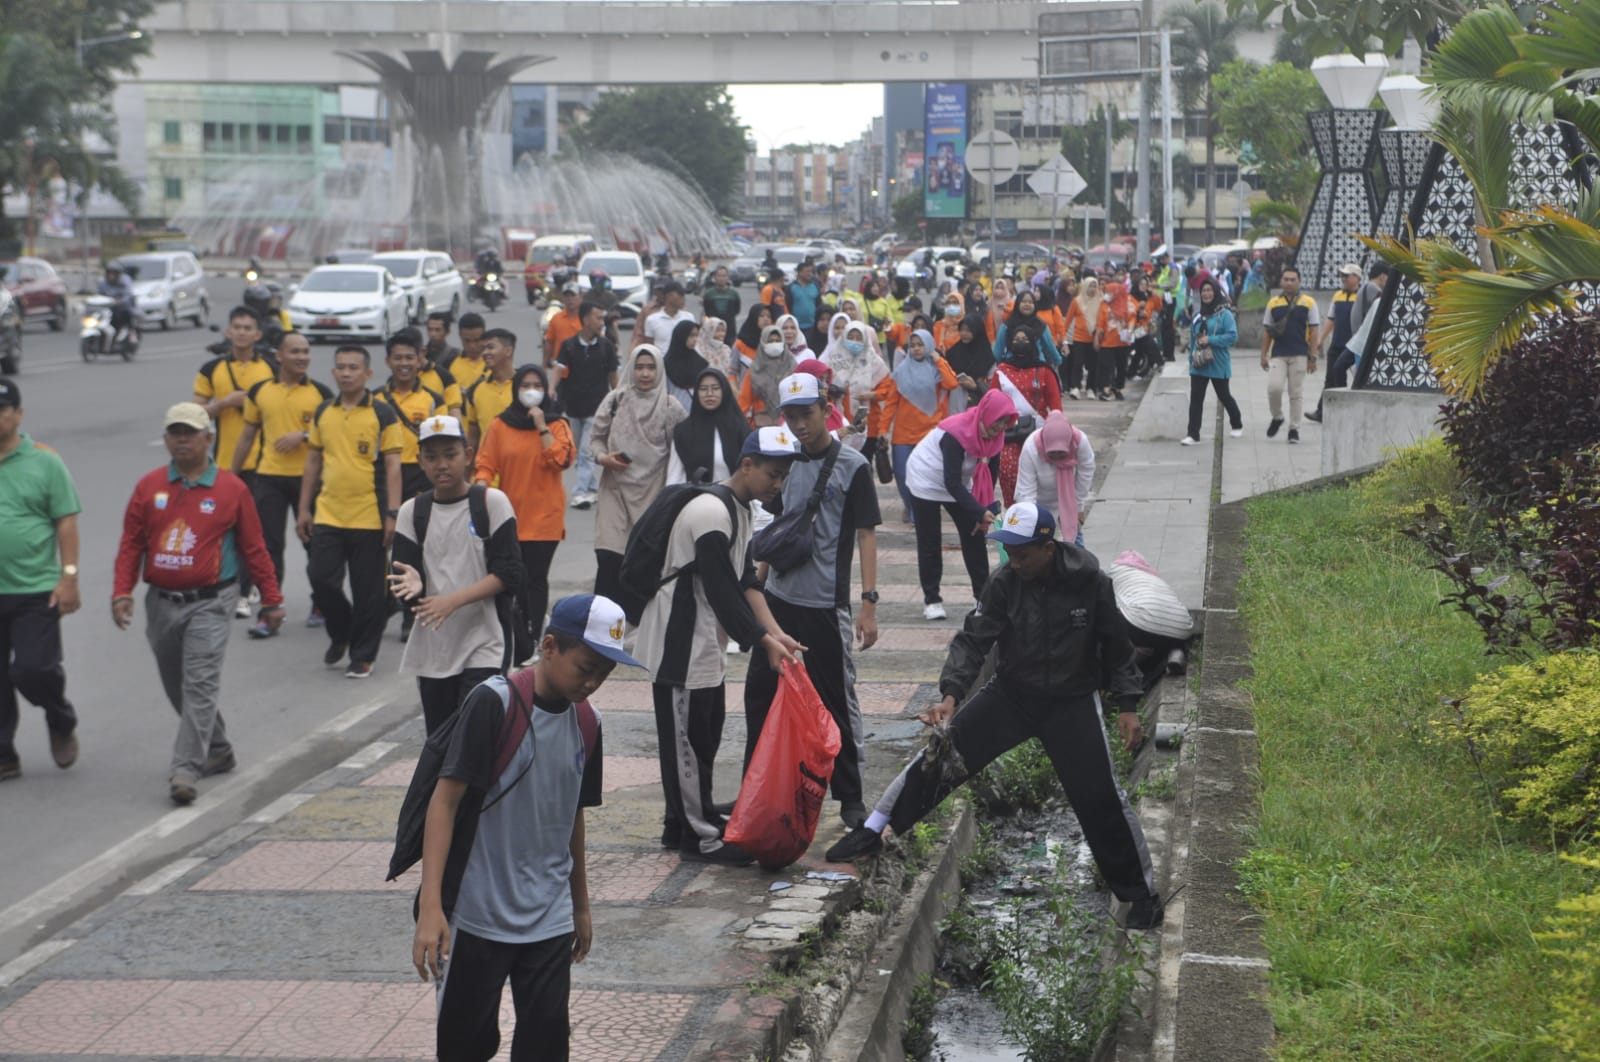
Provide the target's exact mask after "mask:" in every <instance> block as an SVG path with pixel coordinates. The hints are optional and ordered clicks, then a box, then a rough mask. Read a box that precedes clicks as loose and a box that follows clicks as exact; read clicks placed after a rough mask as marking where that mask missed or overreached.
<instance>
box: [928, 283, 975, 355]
mask: <svg viewBox="0 0 1600 1062" xmlns="http://www.w3.org/2000/svg"><path fill="white" fill-rule="evenodd" d="M966 316H967V303H966V300H965V299H963V298H962V297H961V294H960V293H959V292H955V291H952V292H950V293H949V294H948V295H946V296H945V297H944V301H943V306H942V308H941V310H940V316H939V319H938V320H937V321H935V322H934V323H933V345H934V347H935V348H936V349H937V350H938V351H939V353H941V354H943V353H944V352H946V351H948V350H949V349H950V348H951V347H953V346H955V345H956V342H957V340H959V339H960V335H959V333H960V331H961V322H962V321H963V320H964V319H965V318H966Z"/></svg>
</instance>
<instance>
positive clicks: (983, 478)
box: [939, 390, 1076, 533]
mask: <svg viewBox="0 0 1600 1062" xmlns="http://www.w3.org/2000/svg"><path fill="white" fill-rule="evenodd" d="M1016 415H1017V407H1016V406H1014V405H1012V404H1011V399H1009V398H1007V397H1006V396H1005V394H1004V393H1002V392H1001V391H999V390H991V391H985V392H984V394H983V398H981V399H979V400H978V404H977V405H976V406H973V407H972V408H971V409H969V410H967V411H966V412H965V413H957V414H956V415H955V416H953V417H946V418H945V419H944V420H941V421H940V422H939V427H941V428H943V429H944V431H945V434H946V435H953V436H955V438H956V441H957V442H959V443H960V444H961V448H962V449H963V450H965V451H966V452H967V453H969V454H971V455H972V456H973V457H976V458H977V459H978V467H977V468H975V469H973V472H972V496H973V498H975V499H976V500H977V502H978V504H979V505H982V506H984V507H985V508H988V506H989V505H991V504H992V503H993V502H994V476H993V475H991V474H990V472H989V458H991V457H994V456H995V455H996V454H998V453H999V452H1000V450H1001V448H1002V447H1004V446H1005V444H1006V436H1005V433H1004V432H996V433H995V434H994V437H993V438H992V439H985V438H984V437H983V435H982V433H981V432H980V431H979V427H980V426H982V427H985V428H987V427H992V426H993V425H995V424H998V423H1000V422H1001V421H1002V420H1006V419H1008V418H1012V417H1015V416H1016ZM1074 533H1076V532H1074Z"/></svg>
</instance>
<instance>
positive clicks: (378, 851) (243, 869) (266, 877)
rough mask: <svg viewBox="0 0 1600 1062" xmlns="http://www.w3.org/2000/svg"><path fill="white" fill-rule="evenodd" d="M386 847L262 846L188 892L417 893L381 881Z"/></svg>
mask: <svg viewBox="0 0 1600 1062" xmlns="http://www.w3.org/2000/svg"><path fill="white" fill-rule="evenodd" d="M393 851H394V845H393V844H391V843H389V842H388V841H262V842H261V843H259V844H257V845H254V846H253V847H251V848H249V849H247V850H246V851H245V853H244V854H243V855H241V856H240V857H239V858H237V859H235V860H234V861H233V862H231V863H229V864H227V865H226V866H224V867H222V868H221V869H219V870H215V871H213V872H212V873H210V874H208V875H206V876H205V877H204V878H201V879H200V880H199V881H197V882H195V883H194V884H193V885H191V886H190V888H191V889H194V890H196V891H200V892H206V891H218V892H256V891H264V890H284V891H293V892H384V891H395V890H408V889H414V888H416V883H415V882H413V881H410V880H408V875H402V876H401V877H400V878H398V879H397V880H395V881H388V882H386V881H384V880H383V876H384V873H385V872H386V871H387V869H388V866H389V856H390V854H391V853H392V852H393Z"/></svg>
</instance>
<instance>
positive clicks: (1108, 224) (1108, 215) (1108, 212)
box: [1103, 102, 1112, 247]
mask: <svg viewBox="0 0 1600 1062" xmlns="http://www.w3.org/2000/svg"><path fill="white" fill-rule="evenodd" d="M1111 140H1112V127H1111V104H1110V103H1109V102H1108V103H1107V104H1106V197H1105V199H1104V200H1103V202H1104V203H1105V208H1106V226H1105V228H1106V240H1105V243H1106V246H1107V247H1110V246H1111Z"/></svg>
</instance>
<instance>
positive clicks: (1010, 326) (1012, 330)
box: [1006, 288, 1045, 351]
mask: <svg viewBox="0 0 1600 1062" xmlns="http://www.w3.org/2000/svg"><path fill="white" fill-rule="evenodd" d="M1024 298H1026V299H1028V301H1030V302H1032V303H1033V305H1034V309H1033V310H1032V312H1030V313H1023V312H1022V300H1023V299H1024ZM1038 306H1039V297H1038V296H1037V295H1036V294H1035V293H1034V292H1032V291H1030V290H1028V289H1027V288H1024V289H1023V290H1022V293H1021V294H1019V295H1018V296H1017V297H1016V298H1015V299H1014V300H1013V301H1012V303H1011V313H1010V314H1008V315H1007V316H1006V335H1007V337H1010V336H1014V335H1016V334H1017V333H1018V332H1026V333H1027V334H1028V337H1029V338H1030V339H1032V340H1033V349H1034V350H1035V351H1037V350H1039V349H1040V347H1041V344H1040V342H1039V337H1040V336H1042V335H1044V332H1045V323H1044V322H1043V321H1041V320H1040V319H1039V310H1038ZM1010 343H1011V341H1010V339H1009V338H1007V340H1006V345H1007V346H1008V347H1009V346H1010Z"/></svg>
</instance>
